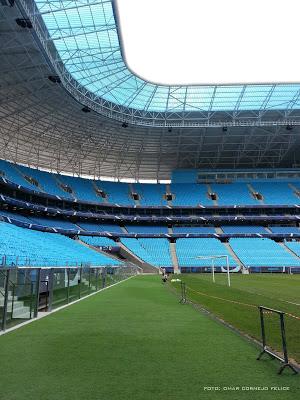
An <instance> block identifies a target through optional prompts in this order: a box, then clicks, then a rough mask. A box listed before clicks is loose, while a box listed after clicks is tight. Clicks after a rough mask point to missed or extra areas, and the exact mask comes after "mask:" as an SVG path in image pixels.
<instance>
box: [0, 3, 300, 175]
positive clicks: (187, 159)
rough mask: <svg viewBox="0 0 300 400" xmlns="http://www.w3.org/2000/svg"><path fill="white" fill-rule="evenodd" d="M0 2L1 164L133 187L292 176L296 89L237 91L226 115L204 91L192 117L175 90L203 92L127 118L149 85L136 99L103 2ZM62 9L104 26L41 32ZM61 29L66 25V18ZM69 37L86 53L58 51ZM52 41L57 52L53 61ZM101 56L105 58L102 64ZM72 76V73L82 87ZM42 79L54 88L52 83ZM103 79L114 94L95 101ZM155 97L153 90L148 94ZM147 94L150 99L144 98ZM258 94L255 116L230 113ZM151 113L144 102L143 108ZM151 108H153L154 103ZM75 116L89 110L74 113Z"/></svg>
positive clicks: (217, 95)
mask: <svg viewBox="0 0 300 400" xmlns="http://www.w3.org/2000/svg"><path fill="white" fill-rule="evenodd" d="M5 2H6V0H3V1H1V2H0V60H1V61H0V87H1V91H0V119H1V123H0V157H1V158H5V159H8V160H12V161H16V162H20V163H24V164H28V165H32V166H39V167H43V168H50V169H53V170H57V171H58V172H61V171H65V172H73V173H78V174H87V175H95V176H110V177H117V178H125V177H127V178H134V179H151V178H153V179H168V178H170V175H171V171H172V170H173V169H176V168H212V169H213V168H258V167H261V168H262V167H268V168H270V167H271V168H274V167H277V166H278V167H279V166H281V167H291V166H292V165H294V164H295V163H297V162H299V151H298V150H299V127H298V124H299V123H300V118H299V117H300V111H299V110H298V109H296V104H298V102H299V98H298V95H299V93H298V92H299V90H298V91H295V87H294V86H293V85H292V86H291V91H289V90H288V89H287V86H286V85H285V86H284V87H283V85H272V88H270V87H269V88H268V92H264V91H265V90H266V87H265V86H263V87H261V86H257V87H255V92H253V87H249V86H244V87H243V88H242V90H241V92H240V95H239V100H238V101H237V103H234V104H235V107H232V109H231V110H230V111H220V110H215V111H213V107H215V106H216V105H217V104H221V102H222V101H223V100H224V99H225V100H226V101H227V102H228V97H227V95H225V92H223V91H222V88H220V87H214V88H213V89H212V88H209V89H208V88H207V90H210V97H209V99H210V105H209V107H208V108H206V109H205V108H203V107H202V106H201V107H199V109H195V110H193V111H187V108H184V111H183V110H182V108H181V111H180V109H179V107H183V104H185V105H184V107H186V105H187V103H185V102H184V101H187V100H188V97H185V96H184V98H181V101H183V104H182V102H181V101H179V100H178V99H177V100H176V98H177V97H176V96H178V94H179V93H183V92H182V90H183V89H184V90H185V91H186V92H188V91H189V90H196V89H199V91H200V92H199V93H201V90H204V88H203V87H199V88H196V87H183V86H182V87H180V88H179V87H178V88H174V90H173V89H171V88H167V92H165V94H166V96H167V97H166V98H167V100H166V101H165V100H163V101H161V100H160V101H161V102H160V104H164V105H162V106H161V107H162V109H161V111H158V110H157V111H150V109H149V107H148V108H147V105H146V106H145V103H143V102H141V103H140V104H141V108H142V109H134V108H133V106H132V104H133V102H134V101H135V102H137V101H138V99H142V98H144V97H143V96H145V94H146V93H147V91H146V87H147V90H148V89H149V88H151V87H152V86H153V84H149V83H147V82H145V81H143V85H142V86H144V88H145V91H143V90H139V89H141V87H140V86H139V85H140V82H142V80H141V79H140V78H138V77H135V76H134V75H133V74H132V73H131V72H130V71H129V70H128V69H127V67H126V65H125V63H124V61H123V59H122V54H121V50H120V45H119V40H118V34H117V27H116V24H115V21H116V20H115V17H114V13H113V7H112V2H111V1H92V0H91V1H85V0H80V1H44V2H41V1H37V2H36V3H35V2H34V1H32V0H28V1H25V0H17V1H15V3H14V6H13V7H9V6H3V5H2V4H3V3H5ZM7 3H8V4H9V1H7ZM12 3H13V2H12ZM37 5H38V7H39V11H38V9H37ZM72 7H73V8H72ZM93 7H98V8H97V10H108V11H107V13H109V14H103V13H102V14H99V13H96V12H93V14H91V13H90V10H91V9H93ZM54 8H55V10H54ZM71 9H72V10H73V11H72V12H73V13H74V15H79V12H81V11H82V10H86V11H85V12H86V13H87V15H89V16H90V17H91V18H92V17H93V18H95V15H97V16H98V17H99V18H100V16H101V15H102V17H103V18H104V17H105V18H106V19H104V20H99V21H97V22H96V21H95V20H94V19H93V20H90V25H88V24H87V22H86V21H80V19H77V23H78V25H76V26H75V25H72V27H71V26H70V25H67V26H60V27H58V26H57V27H56V29H55V27H54V26H53V27H52V30H51V27H50V26H48V29H47V27H46V24H45V23H44V22H43V21H46V19H45V18H46V17H45V15H47V16H48V17H47V18H48V19H49V21H50V20H52V21H54V20H55V17H56V18H57V14H58V13H60V14H61V15H66V13H68V11H71ZM41 12H44V13H45V14H43V15H41ZM98 14H99V15H98ZM82 15H83V14H82ZM26 18H29V21H30V24H29V26H27V27H26V26H25V28H23V27H22V26H20V21H19V24H17V23H16V19H20V20H21V21H22V20H24V19H25V22H26ZM78 18H79V17H78ZM64 21H65V22H66V21H68V20H67V19H65V20H64ZM69 21H70V23H71V22H72V21H71V19H70V18H69ZM74 21H75V20H74ZM74 21H73V22H72V24H73V23H75V22H74ZM47 23H48V24H50V22H47ZM53 23H54V22H53ZM31 24H32V28H31V27H30V25H31ZM110 24H111V25H112V26H111V29H109V25H110ZM21 25H22V22H21ZM25 25H26V24H25ZM88 30H90V31H89V32H88ZM95 31H97V33H96V32H95ZM54 35H56V37H57V40H55V41H53V40H52V39H53V38H54ZM102 35H103V36H102ZM105 35H106V36H105ZM51 36H52V38H51ZM67 36H69V38H67ZM60 37H61V38H62V37H64V39H59V38H60ZM78 37H81V38H82V40H83V38H84V43H86V44H87V43H89V45H88V46H87V47H86V48H85V49H82V48H73V51H72V52H70V50H71V48H67V47H62V43H63V44H65V43H73V45H74V43H75V42H76V43H79V42H78ZM86 37H93V38H97V42H95V43H94V54H91V53H90V47H91V45H92V42H88V41H87V39H86ZM100 37H101V38H103V40H102V39H101V41H100V43H101V47H99V46H98V44H99V42H98V38H100ZM105 37H106V38H114V40H115V42H112V41H110V42H109V43H108V42H107V41H105ZM56 42H59V43H61V48H60V52H59V51H58V50H57V49H59V46H58V43H56ZM54 44H55V46H54ZM104 44H105V46H104ZM112 44H113V46H112ZM103 49H106V51H107V53H105V54H106V58H105V54H104V53H103ZM112 49H115V51H113V50H112ZM64 54H68V55H69V58H68V59H67V57H66V56H65V57H66V58H65V62H62V59H63V57H64ZM76 54H77V58H76ZM76 59H77V62H75V60H76ZM109 59H110V62H109V61H108V60H109ZM67 60H70V61H69V64H68V63H67ZM95 62H97V63H96V64H94V63H95ZM93 65H94V68H95V69H96V70H97V69H98V67H99V66H102V67H101V68H103V70H99V69H98V72H96V71H94V72H95V73H94V74H92V70H91V68H92V66H93ZM95 65H96V66H97V67H96V66H95ZM121 65H123V67H122V68H121ZM67 66H68V68H71V69H72V68H73V70H72V71H71V69H70V70H68V69H67ZM99 71H100V72H99ZM101 71H102V72H101ZM105 71H106V72H105ZM71 72H72V73H76V74H80V73H81V74H82V76H83V77H84V79H85V81H84V84H83V81H82V82H80V81H79V80H76V79H75V78H74V76H73V75H72V73H71ZM85 72H88V73H86V74H85ZM108 72H110V73H111V76H110V77H108ZM125 75H126V76H127V77H128V79H127V80H126V79H125ZM49 76H52V77H55V76H57V77H59V79H58V81H56V82H55V81H54V82H53V80H52V81H51V80H49V79H48V77H49ZM76 76H79V75H76ZM103 77H105V79H108V81H107V84H106V86H107V93H106V94H105V95H107V96H112V93H114V97H107V98H104V92H103V90H104V86H105V85H104V83H103V82H104V81H103V82H102V78H103ZM118 77H119V78H118ZM77 79H79V78H77ZM91 80H93V84H92V83H91ZM59 82H61V83H59ZM87 82H90V84H91V85H96V83H97V85H100V86H98V90H99V92H97V94H96V92H94V93H93V92H92V90H91V87H94V88H95V87H96V86H90V87H89V89H88V88H87V87H85V85H86V83H87ZM101 82H102V83H101ZM125 82H126V85H129V83H130V85H135V86H134V87H135V89H136V96H135V95H133V91H130V88H129V89H128V91H127V90H126V91H122V87H123V88H124V87H125V88H127V86H122V85H124V84H125ZM101 85H102V86H101ZM154 86H155V85H154ZM160 88H162V86H158V85H157V86H156V88H155V93H159V90H160ZM163 88H164V90H165V88H166V87H163ZM226 89H227V90H228V87H227V88H226ZM269 89H270V90H269ZM101 91H102V92H101ZM263 92H264V95H262V93H263ZM283 92H284V93H285V94H284V95H283ZM100 93H102V95H101V96H102V97H101V96H100V95H99V94H100ZM155 93H154V91H153V92H152V94H153V96H152V98H153V99H154V94H155ZM199 93H198V95H199ZM207 93H208V92H207ZM222 93H223V94H222ZM250 93H251V95H250ZM258 93H260V96H261V97H264V100H263V101H262V102H261V103H260V104H261V107H262V108H263V109H259V110H258V109H257V110H254V109H251V110H248V111H245V110H244V111H241V110H239V108H238V105H240V106H241V105H242V104H245V103H244V100H245V99H246V98H245V97H244V96H250V97H248V98H251V99H252V102H254V99H255V98H256V97H255V96H258V97H259V94H258ZM279 93H280V95H279ZM128 95H130V96H131V100H132V103H131V104H129V101H128V98H127V100H126V101H127V102H126V101H125V97H126V96H128ZM118 96H120V97H118ZM122 96H123V97H122ZM124 96H125V97H124ZM139 96H140V97H139ZM199 96H200V95H199ZM201 96H202V95H201ZM273 96H274V97H273ZM196 98H197V96H196V95H195V99H196ZM199 98H200V99H201V98H202V99H204V97H199ZM122 99H123V100H122ZM157 99H159V98H157ZM161 99H162V98H161ZM163 99H165V98H164V97H163ZM222 99H223V100H222ZM243 99H244V100H243ZM271 99H272V100H271ZM275 99H277V100H276V102H277V101H279V99H280V103H281V104H282V107H283V108H282V109H280V110H279V109H278V110H276V109H275V108H274V107H273V108H272V109H270V108H268V107H269V106H270V104H273V105H274V103H273V100H274V101H275ZM113 100H114V101H113ZM122 101H123V104H120V103H122ZM203 101H204V100H203ZM255 101H256V100H255ZM195 102H196V100H195ZM205 102H206V103H207V102H208V100H207V99H206V100H205ZM151 104H152V102H151V101H149V102H148V106H150V105H151ZM153 104H154V103H153ZM156 104H157V105H156V106H157V107H158V104H159V103H158V100H157V103H156ZM176 104H177V106H176ZM232 104H233V103H232ZM84 106H86V107H87V108H84ZM143 107H144V108H143ZM163 107H164V108H163ZM174 107H175V108H174ZM82 108H84V110H85V111H89V110H91V111H90V112H82ZM93 110H94V111H93ZM124 122H126V123H124ZM287 128H288V129H287Z"/></svg>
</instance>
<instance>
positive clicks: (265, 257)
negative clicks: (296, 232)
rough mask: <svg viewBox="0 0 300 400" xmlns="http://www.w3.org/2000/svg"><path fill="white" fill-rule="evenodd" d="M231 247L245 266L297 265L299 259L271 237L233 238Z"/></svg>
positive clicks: (299, 263) (299, 262)
mask: <svg viewBox="0 0 300 400" xmlns="http://www.w3.org/2000/svg"><path fill="white" fill-rule="evenodd" d="M229 243H230V246H231V248H232V249H233V251H234V252H235V254H236V255H237V256H238V257H239V259H240V260H241V261H242V263H243V264H244V265H245V266H246V267H298V266H300V259H298V258H297V257H296V256H295V257H293V256H292V255H291V254H290V253H289V252H288V251H287V250H285V249H284V248H283V247H281V246H280V245H279V244H278V243H276V242H274V241H273V240H271V239H265V238H253V239H244V238H243V239H240V238H234V239H230V241H229Z"/></svg>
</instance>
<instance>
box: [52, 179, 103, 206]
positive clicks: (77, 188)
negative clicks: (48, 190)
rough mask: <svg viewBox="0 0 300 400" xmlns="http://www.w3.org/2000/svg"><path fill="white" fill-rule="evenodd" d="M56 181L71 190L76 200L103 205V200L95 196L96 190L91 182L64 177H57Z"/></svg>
mask: <svg viewBox="0 0 300 400" xmlns="http://www.w3.org/2000/svg"><path fill="white" fill-rule="evenodd" d="M58 180H59V181H60V182H61V183H62V184H64V185H67V186H68V187H70V188H72V190H73V195H74V197H75V198H76V199H81V200H84V201H89V202H94V203H103V198H102V197H101V196H97V194H96V188H95V187H94V184H93V181H92V180H90V179H82V178H76V177H72V176H65V175H59V177H58Z"/></svg>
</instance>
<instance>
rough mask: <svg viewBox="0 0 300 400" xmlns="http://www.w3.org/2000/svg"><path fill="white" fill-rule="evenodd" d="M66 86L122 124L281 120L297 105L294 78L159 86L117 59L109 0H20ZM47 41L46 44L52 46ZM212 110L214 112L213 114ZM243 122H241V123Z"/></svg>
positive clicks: (117, 39) (117, 44)
mask: <svg viewBox="0 0 300 400" xmlns="http://www.w3.org/2000/svg"><path fill="white" fill-rule="evenodd" d="M20 3H21V4H22V5H23V7H24V10H25V11H26V13H27V14H28V15H29V17H30V19H31V20H32V24H33V26H34V28H35V30H36V32H37V34H38V36H39V39H40V40H41V43H42V45H43V48H44V50H45V52H46V54H47V56H48V57H49V59H50V61H51V63H52V65H53V66H54V68H55V70H56V71H57V73H58V75H59V76H60V77H61V79H62V82H63V84H64V86H65V87H66V88H67V90H68V91H69V92H70V93H71V94H72V95H73V96H74V97H75V98H77V99H78V100H79V101H81V102H83V103H85V104H86V105H87V106H89V107H91V108H93V109H94V110H96V111H98V112H100V113H102V114H104V115H108V116H110V117H115V118H117V119H121V120H126V121H128V122H130V123H136V124H145V125H153V126H156V125H158V126H164V125H166V124H172V125H174V124H176V125H178V126H191V125H193V126H194V125H199V126H200V125H202V126H204V125H206V124H209V123H210V122H211V123H214V122H217V120H223V119H224V116H221V115H220V113H227V114H228V115H227V119H229V121H230V122H235V121H236V122H238V121H244V122H245V121H248V122H249V121H250V120H251V121H252V122H258V123H259V122H260V121H261V120H263V119H268V114H270V117H271V115H272V118H271V120H272V121H273V120H274V113H272V114H271V113H269V112H274V111H277V112H279V113H278V114H279V115H277V117H275V119H277V120H286V119H287V118H289V117H290V116H291V118H293V111H294V110H298V109H299V108H300V85H299V84H298V85H295V84H268V85H267V84H266V85H225V86H222V85H219V86H203V85H202V86H167V85H156V84H153V83H150V82H147V81H145V80H143V79H141V78H139V77H138V76H136V75H134V74H133V73H132V72H131V70H129V69H128V67H127V65H126V63H125V62H124V59H123V55H122V49H121V46H120V37H119V36H120V35H119V30H118V25H117V20H116V15H117V13H116V12H115V6H114V4H115V1H113V0H100V1H93V0H78V1H70V0H35V4H34V2H31V1H30V0H29V1H25V0H20ZM53 45H54V46H53ZM212 114H217V115H216V116H215V117H216V118H214V115H212ZM245 123H246V122H245Z"/></svg>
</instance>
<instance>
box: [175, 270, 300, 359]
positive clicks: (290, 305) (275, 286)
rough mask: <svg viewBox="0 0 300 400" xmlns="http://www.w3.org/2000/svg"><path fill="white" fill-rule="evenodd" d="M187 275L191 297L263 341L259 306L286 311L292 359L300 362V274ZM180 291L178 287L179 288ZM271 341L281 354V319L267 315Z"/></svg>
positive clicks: (268, 332) (266, 320)
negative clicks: (214, 281) (213, 277)
mask: <svg viewBox="0 0 300 400" xmlns="http://www.w3.org/2000/svg"><path fill="white" fill-rule="evenodd" d="M230 278H231V287H230V288H228V286H227V275H226V274H215V280H216V283H213V282H212V275H211V274H183V275H181V279H182V280H183V281H184V282H185V283H186V285H187V287H188V289H187V294H188V298H189V299H190V300H192V301H193V302H195V303H198V304H201V305H202V306H203V307H204V308H206V309H208V310H209V311H211V312H212V313H213V314H215V315H217V316H218V317H220V318H222V319H223V320H225V321H226V322H228V323H230V324H231V325H233V326H234V327H236V328H238V329H239V330H241V331H242V332H244V333H246V334H248V335H250V336H252V337H254V338H256V339H258V340H261V334H260V324H259V314H258V309H257V306H258V305H263V306H266V307H270V308H273V309H277V310H281V311H284V312H286V313H287V314H286V316H285V323H286V336H287V343H288V351H289V355H290V357H291V358H294V359H295V360H296V361H297V362H298V363H300V275H285V274H251V275H241V274H231V275H230ZM175 287H177V289H178V290H179V287H178V285H175ZM265 322H266V325H265V327H266V334H267V341H268V343H269V344H270V345H271V347H273V349H275V350H277V351H279V352H280V351H281V337H280V326H279V318H278V316H277V315H274V314H269V313H267V314H265Z"/></svg>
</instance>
